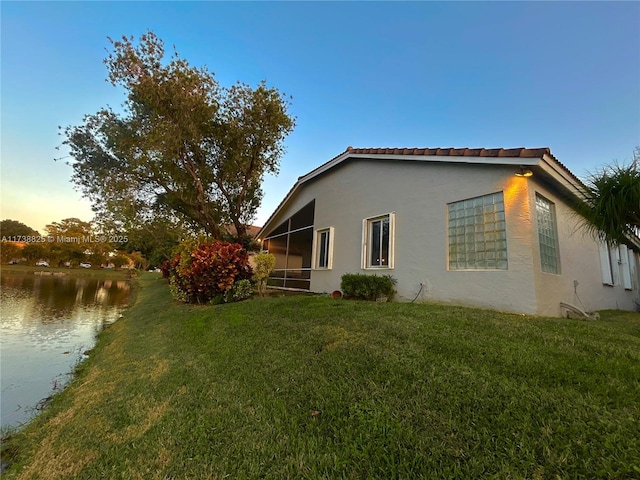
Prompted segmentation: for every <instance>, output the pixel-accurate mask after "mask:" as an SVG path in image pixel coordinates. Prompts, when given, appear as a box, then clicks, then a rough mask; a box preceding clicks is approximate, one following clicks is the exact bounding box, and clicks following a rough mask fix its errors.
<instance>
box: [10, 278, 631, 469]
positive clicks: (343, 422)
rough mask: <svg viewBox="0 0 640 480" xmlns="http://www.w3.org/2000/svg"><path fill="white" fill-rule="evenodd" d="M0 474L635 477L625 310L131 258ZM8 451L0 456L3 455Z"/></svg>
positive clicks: (12, 440) (15, 438)
mask: <svg viewBox="0 0 640 480" xmlns="http://www.w3.org/2000/svg"><path fill="white" fill-rule="evenodd" d="M138 281H139V283H140V288H139V290H138V291H137V294H136V295H137V299H136V302H135V303H134V305H133V306H132V307H130V308H129V310H128V311H127V312H126V313H125V316H124V318H122V319H121V320H120V321H118V322H116V323H115V324H114V325H113V326H111V327H109V328H108V329H106V330H105V331H104V332H103V333H102V334H101V335H100V339H99V342H98V344H97V346H96V348H95V349H94V351H93V353H92V354H91V356H90V358H89V359H88V360H87V361H86V362H85V363H83V364H81V365H80V367H79V369H78V375H77V378H76V379H75V380H74V382H72V384H71V386H70V387H69V388H68V389H67V390H65V391H64V392H62V393H61V394H59V395H58V396H56V397H55V398H54V401H53V404H52V407H51V408H50V409H49V410H47V411H45V412H43V414H41V415H40V416H39V417H37V418H36V419H35V420H34V421H33V423H32V424H30V425H29V426H28V427H27V428H26V429H25V430H23V431H21V432H19V433H16V434H14V435H12V436H11V437H10V438H9V439H8V440H7V441H5V444H4V447H3V448H5V450H6V451H5V455H4V457H6V458H5V459H6V460H10V461H11V462H13V466H12V468H11V470H10V471H9V472H8V473H6V474H5V475H6V478H81V479H94V478H95V479H98V478H110V479H135V478H141V479H146V478H167V479H183V478H190V479H201V478H215V479H217V478H220V479H222V478H234V479H242V478H247V479H250V478H274V479H282V478H296V479H297V478H309V479H318V478H326V479H341V478H344V479H366V478H381V479H394V478H398V479H399V478H620V479H628V478H638V477H640V455H639V453H638V452H640V423H639V420H638V419H639V418H640V315H638V314H635V313H622V312H603V313H602V317H601V320H599V321H593V322H584V321H579V320H567V319H550V318H539V317H527V316H521V315H511V314H503V313H497V312H493V311H486V310H475V309H465V308H457V307H447V306H438V305H411V304H397V303H389V304H379V303H364V302H355V301H344V300H332V299H330V298H323V297H310V296H288V297H272V298H267V299H263V300H250V301H246V302H242V303H238V304H230V305H220V306H215V307H196V306H186V305H178V304H176V303H174V302H173V301H172V300H171V298H170V297H169V294H168V288H167V286H166V283H165V282H164V281H162V280H158V279H157V277H156V276H152V275H148V274H145V275H142V276H141V277H140V278H139V280H138ZM9 457H11V458H9Z"/></svg>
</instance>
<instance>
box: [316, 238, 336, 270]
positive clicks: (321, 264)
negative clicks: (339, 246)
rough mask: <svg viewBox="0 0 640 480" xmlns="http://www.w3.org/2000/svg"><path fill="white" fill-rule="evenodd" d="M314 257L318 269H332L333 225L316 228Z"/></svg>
mask: <svg viewBox="0 0 640 480" xmlns="http://www.w3.org/2000/svg"><path fill="white" fill-rule="evenodd" d="M314 258H315V268H316V270H331V268H332V267H333V227H329V228H324V229H322V230H316V241H315V244H314Z"/></svg>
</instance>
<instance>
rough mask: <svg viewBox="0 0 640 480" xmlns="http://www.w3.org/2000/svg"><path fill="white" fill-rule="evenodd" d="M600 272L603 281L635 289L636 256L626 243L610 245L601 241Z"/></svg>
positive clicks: (627, 288)
mask: <svg viewBox="0 0 640 480" xmlns="http://www.w3.org/2000/svg"><path fill="white" fill-rule="evenodd" d="M599 250H600V272H601V273H602V283H603V284H604V285H608V286H610V287H613V286H615V285H622V286H623V287H624V289H625V290H633V275H634V270H635V256H634V254H633V251H632V250H629V249H628V248H627V246H626V245H617V246H614V245H608V244H606V243H601V244H600V245H599Z"/></svg>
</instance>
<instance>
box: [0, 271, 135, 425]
mask: <svg viewBox="0 0 640 480" xmlns="http://www.w3.org/2000/svg"><path fill="white" fill-rule="evenodd" d="M0 278H1V285H2V289H1V291H0V299H1V303H0V306H1V310H0V385H1V390H2V392H1V396H0V417H1V420H0V427H1V429H2V430H3V431H4V430H5V429H6V428H8V427H12V428H13V427H20V426H21V425H23V424H24V423H25V422H27V421H28V420H29V419H30V418H31V417H32V416H33V415H34V414H35V413H37V409H38V407H39V406H40V405H42V402H43V400H44V399H46V398H48V397H49V396H50V395H51V394H52V393H55V392H56V391H58V390H60V389H62V388H63V387H64V386H65V384H66V383H67V382H68V381H69V380H70V378H71V372H72V371H73V368H74V366H75V365H76V364H77V363H78V362H79V361H81V360H82V359H83V358H85V357H84V354H85V352H86V351H87V350H89V349H91V348H92V347H93V345H94V343H95V338H96V335H97V334H98V333H99V332H100V331H101V330H102V329H103V328H104V327H105V326H106V325H109V324H111V323H113V322H115V321H116V320H117V319H118V317H119V316H120V313H121V311H122V308H123V306H124V305H126V303H127V301H128V299H129V293H130V292H129V290H130V284H129V283H128V282H126V281H124V280H98V279H95V278H87V277H74V276H73V275H72V274H71V273H70V274H68V275H64V276H53V275H46V276H45V275H35V274H33V273H24V274H22V273H19V274H14V273H2V275H1V276H0Z"/></svg>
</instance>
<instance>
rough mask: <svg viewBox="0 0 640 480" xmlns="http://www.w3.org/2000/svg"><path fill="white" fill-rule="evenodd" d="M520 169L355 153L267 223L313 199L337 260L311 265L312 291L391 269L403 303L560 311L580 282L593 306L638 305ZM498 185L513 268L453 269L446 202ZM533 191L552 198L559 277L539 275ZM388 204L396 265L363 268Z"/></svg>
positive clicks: (559, 207) (318, 224)
mask: <svg viewBox="0 0 640 480" xmlns="http://www.w3.org/2000/svg"><path fill="white" fill-rule="evenodd" d="M514 172H515V170H514V167H512V166H502V165H472V164H446V163H426V162H408V161H402V162H394V161H388V160H362V159H358V160H351V161H348V162H345V163H343V164H342V165H341V166H339V167H338V168H336V169H334V170H332V171H330V172H329V173H327V174H324V175H322V176H320V177H317V178H316V179H314V180H313V181H312V182H310V183H308V184H306V185H303V186H302V187H301V188H299V189H298V190H297V192H296V194H295V195H294V196H293V197H292V198H291V199H290V201H289V202H288V205H286V206H285V207H286V208H284V209H283V210H282V211H281V212H280V213H279V214H278V216H277V217H275V218H273V219H272V220H271V222H270V228H275V227H276V226H277V225H279V224H280V223H282V222H283V221H284V220H285V219H286V218H287V217H289V216H290V215H292V214H293V213H295V212H296V211H297V210H299V209H300V208H302V207H303V206H304V205H306V204H307V203H308V202H310V201H311V200H313V199H315V201H316V203H315V221H314V228H315V229H316V230H318V229H323V228H327V227H334V238H333V239H332V241H333V268H332V270H314V271H313V272H312V274H311V290H312V291H316V292H331V291H333V290H336V289H338V288H340V279H341V276H342V275H343V274H345V273H369V274H373V273H378V274H391V275H393V276H394V277H395V278H396V279H397V280H398V284H397V286H396V288H397V291H398V294H397V299H398V300H400V301H411V300H413V299H414V298H416V296H417V301H437V302H444V303H452V304H462V305H470V306H480V307H487V308H493V309H498V310H505V311H513V312H518V313H528V314H545V315H554V316H557V315H560V302H567V303H574V304H576V301H577V299H576V297H575V294H574V284H573V281H574V280H577V281H578V282H579V285H578V287H577V292H578V295H579V296H580V298H581V299H582V301H583V302H584V303H585V304H586V307H588V308H589V309H604V308H625V309H633V307H634V305H633V296H634V294H635V296H636V297H637V291H634V292H625V291H624V289H623V288H621V287H603V286H602V283H601V276H600V266H599V257H598V246H597V244H596V243H595V242H593V241H592V240H591V239H589V238H585V237H583V236H582V235H581V234H579V233H576V231H575V219H574V217H573V216H572V214H571V213H570V211H569V210H568V208H567V207H566V206H565V205H564V204H563V202H562V201H561V200H560V199H559V198H558V197H557V196H556V195H554V194H553V193H552V192H550V191H549V190H548V189H547V188H545V187H544V186H543V185H541V184H538V183H537V182H536V181H535V177H530V178H521V177H516V176H515V175H514ZM499 191H502V192H503V193H504V200H505V216H506V225H507V227H506V229H507V252H508V270H495V271H489V270H477V271H469V270H464V271H460V270H458V271H449V270H448V268H447V266H448V252H447V236H448V232H447V204H448V203H450V202H456V201H459V200H464V199H468V198H473V197H477V196H482V195H486V194H490V193H495V192H499ZM536 192H540V193H541V194H542V195H543V196H545V197H546V198H548V199H549V200H551V201H553V202H554V203H555V204H556V212H557V217H558V225H559V246H560V258H561V274H560V275H552V274H547V273H543V272H542V269H541V266H540V252H539V246H538V236H537V225H536V223H535V219H536V217H535V194H536ZM391 212H394V213H395V242H394V243H395V248H394V251H395V264H394V268H393V269H362V267H361V256H362V221H363V219H366V218H370V217H374V216H378V215H383V214H386V213H391ZM572 220H573V221H572ZM421 284H422V285H423V287H422V289H421ZM612 293H614V294H613V295H612ZM585 300H586V301H585ZM578 305H579V304H578Z"/></svg>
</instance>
